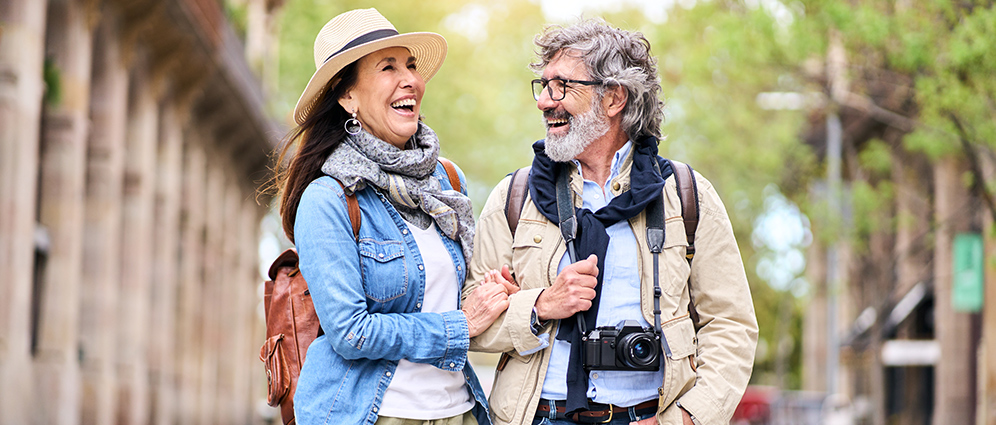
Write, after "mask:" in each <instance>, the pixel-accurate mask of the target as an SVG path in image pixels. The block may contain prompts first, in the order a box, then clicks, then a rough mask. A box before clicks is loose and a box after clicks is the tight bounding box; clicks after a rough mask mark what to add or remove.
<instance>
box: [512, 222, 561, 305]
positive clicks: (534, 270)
mask: <svg viewBox="0 0 996 425" xmlns="http://www.w3.org/2000/svg"><path fill="white" fill-rule="evenodd" d="M545 230H546V223H545V222H539V221H535V220H527V219H522V220H519V225H518V227H517V228H516V230H515V238H514V239H513V240H512V271H513V273H514V275H515V278H516V281H518V283H519V285H521V286H522V288H523V289H531V288H538V287H541V286H545V284H543V283H540V282H542V277H543V276H544V275H545V273H543V269H544V267H546V266H547V263H546V261H547V260H548V259H547V258H543V257H544V256H543V255H542V254H541V253H542V251H543V244H544V243H547V244H557V243H558V241H556V240H554V241H549V240H544V238H546V234H545V233H546V232H545Z"/></svg>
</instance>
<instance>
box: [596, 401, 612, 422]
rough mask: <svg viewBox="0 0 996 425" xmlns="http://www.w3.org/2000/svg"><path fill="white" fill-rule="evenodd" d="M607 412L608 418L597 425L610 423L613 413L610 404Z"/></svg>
mask: <svg viewBox="0 0 996 425" xmlns="http://www.w3.org/2000/svg"><path fill="white" fill-rule="evenodd" d="M608 410H609V418H608V419H606V420H604V421H602V422H598V423H600V424H607V423H609V422H612V412H613V411H614V410H613V409H612V403H609V409H608Z"/></svg>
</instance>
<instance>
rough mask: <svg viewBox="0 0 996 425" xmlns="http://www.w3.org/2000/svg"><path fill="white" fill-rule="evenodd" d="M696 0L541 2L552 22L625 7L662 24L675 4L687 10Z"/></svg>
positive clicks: (575, 0) (547, 0)
mask: <svg viewBox="0 0 996 425" xmlns="http://www.w3.org/2000/svg"><path fill="white" fill-rule="evenodd" d="M695 2H696V0H540V7H541V8H542V9H543V16H544V17H546V19H547V20H548V21H551V22H565V21H570V20H573V19H575V18H577V17H578V16H580V15H581V14H582V13H584V12H587V13H597V12H612V11H618V10H620V9H622V8H623V6H630V7H634V8H638V9H641V10H643V13H644V14H645V15H646V16H647V18H649V19H650V20H651V21H652V22H655V23H661V22H664V21H666V20H667V11H668V10H669V9H671V8H672V7H673V6H674V5H675V3H677V4H678V5H679V6H682V7H685V8H691V7H692V6H694V5H695Z"/></svg>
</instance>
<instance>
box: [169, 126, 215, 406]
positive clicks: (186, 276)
mask: <svg viewBox="0 0 996 425" xmlns="http://www.w3.org/2000/svg"><path fill="white" fill-rule="evenodd" d="M185 139H186V140H185V146H184V150H183V156H184V161H183V198H182V200H181V202H182V213H181V215H180V239H181V241H180V243H181V247H182V248H181V249H180V282H179V288H178V290H179V295H178V299H177V301H178V305H177V321H176V347H175V351H174V353H175V354H174V357H175V359H176V362H177V365H176V371H177V373H178V375H179V376H178V379H177V381H178V383H177V391H178V394H179V395H178V398H177V400H176V402H177V405H176V409H175V410H176V416H177V417H176V419H177V422H178V423H183V424H196V423H198V422H197V420H198V417H199V415H198V408H199V406H201V405H202V404H201V402H200V400H201V397H200V390H201V388H200V376H201V375H200V374H201V372H200V357H201V354H202V352H203V349H202V344H201V340H202V339H201V333H202V332H203V329H204V322H203V314H204V311H203V307H202V306H203V305H204V302H203V299H202V297H201V287H202V285H203V283H204V221H205V220H204V217H205V214H206V212H207V208H206V204H207V200H206V199H205V195H206V193H207V190H206V187H205V180H206V174H207V165H206V157H207V156H206V155H205V153H204V148H203V146H202V145H200V144H199V141H200V140H199V138H198V137H196V134H193V132H192V131H188V134H187V137H185Z"/></svg>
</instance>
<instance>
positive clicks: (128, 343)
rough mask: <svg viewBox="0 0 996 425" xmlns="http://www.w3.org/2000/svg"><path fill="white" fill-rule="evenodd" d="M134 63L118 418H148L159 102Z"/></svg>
mask: <svg viewBox="0 0 996 425" xmlns="http://www.w3.org/2000/svg"><path fill="white" fill-rule="evenodd" d="M142 59H143V58H141V57H139V58H138V60H137V61H136V66H135V67H133V68H132V80H131V86H130V106H129V111H128V112H129V114H128V127H127V139H126V153H125V180H124V198H123V205H122V206H123V222H122V226H121V227H122V240H121V258H122V263H121V285H120V287H119V297H120V298H119V303H118V305H119V310H118V314H119V316H120V321H119V322H118V323H119V324H118V326H119V327H118V332H119V333H118V344H117V346H118V358H117V361H118V384H119V386H118V388H119V392H118V397H119V399H118V406H119V409H118V423H119V424H140V423H146V422H147V420H148V417H149V374H148V345H149V320H150V318H149V304H150V298H151V292H150V286H151V278H152V263H151V259H152V254H153V239H152V238H153V237H154V236H155V233H154V232H153V225H154V224H155V221H154V206H155V188H156V186H155V184H156V168H157V166H156V165H157V164H156V145H157V139H158V136H159V132H158V124H159V106H158V104H157V101H156V95H155V94H154V87H153V85H152V83H151V81H150V79H149V71H148V66H147V65H146V62H145V61H144V60H142Z"/></svg>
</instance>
